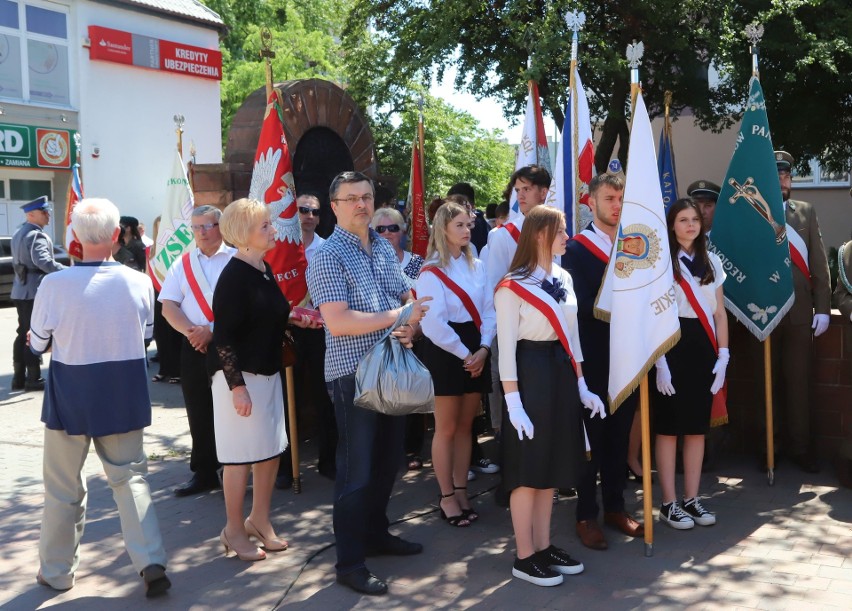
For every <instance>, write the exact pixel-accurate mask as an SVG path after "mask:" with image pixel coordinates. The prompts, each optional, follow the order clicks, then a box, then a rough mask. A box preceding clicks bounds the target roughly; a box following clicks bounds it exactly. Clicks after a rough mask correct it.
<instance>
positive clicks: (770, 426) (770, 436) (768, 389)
mask: <svg viewBox="0 0 852 611" xmlns="http://www.w3.org/2000/svg"><path fill="white" fill-rule="evenodd" d="M745 34H746V37H747V38H748V40H749V43H750V45H749V51H750V52H751V75H752V77H753V78H756V79H760V70H759V68H758V59H759V58H758V51H759V47H760V39H761V38H763V26H762V25H761V24H755V23H750V24H749V25H747V26H746V28H745ZM763 378H764V379H763V389H764V392H763V395H764V398H765V400H766V479H767V482H768V483H769V485H770V486H774V485H775V422H774V418H773V414H772V336H771V335H767V336H766V339H765V340H763Z"/></svg>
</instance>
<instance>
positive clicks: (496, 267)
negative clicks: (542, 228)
mask: <svg viewBox="0 0 852 611" xmlns="http://www.w3.org/2000/svg"><path fill="white" fill-rule="evenodd" d="M511 223H512V225H514V226H515V227H517V228H518V231H521V229H522V228H523V226H524V217H523V216H518V217H517V218H515V219H512V220H511ZM517 250H518V243H517V242H515V238H513V237H512V234H511V233H509V230H508V229H506V226H505V225H503V226H502V227H499V228H498V229H495V230H493V231H490V232H489V233H488V260H487V262H486V268H485V271H486V275H487V276H488V286H490V287H491V288H492V289H493V288H494V287H496V286H497V283H498V282H500V281H501V280H502V279H503V276H505V275H506V272H508V271H509V266H510V265H511V264H512V259H513V258H514V257H515V252H516V251H517Z"/></svg>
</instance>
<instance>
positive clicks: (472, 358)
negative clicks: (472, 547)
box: [417, 202, 496, 526]
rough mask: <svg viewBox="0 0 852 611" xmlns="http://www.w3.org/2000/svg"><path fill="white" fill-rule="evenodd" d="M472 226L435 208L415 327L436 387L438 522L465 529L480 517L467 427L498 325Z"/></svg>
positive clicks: (449, 206) (486, 382)
mask: <svg viewBox="0 0 852 611" xmlns="http://www.w3.org/2000/svg"><path fill="white" fill-rule="evenodd" d="M469 224H470V215H469V214H468V212H467V209H466V208H465V207H464V206H462V205H460V204H457V203H453V202H447V203H445V204H443V205H442V206H441V207H439V208H438V210H437V212H436V213H435V219H434V222H433V225H432V235H431V236H430V237H429V250H428V253H427V256H426V262H425V263H424V265H423V267H422V268H421V270H420V276H419V277H418V278H417V296H418V297H427V296H428V297H431V298H432V302H431V303H430V307H429V313H428V314H427V315H426V316H425V317H424V318H423V320H422V321H421V323H420V328H421V329H422V330H423V336H424V337H423V340H422V341H420V342H419V345H418V348H417V350H418V356H420V358H421V360H422V361H423V364H424V365H426V367H427V368H428V369H429V371H430V372H431V373H432V380H433V383H434V385H435V436H434V437H433V438H432V464H433V465H434V468H435V477H436V479H437V480H438V485H439V486H440V490H441V498H440V501H439V505H440V508H441V517H442V518H444V519H445V520H447V522H448V523H449V524H450V525H451V526H470V524H471V522H473V521H474V520H476V519H477V518H478V517H479V516H478V515H477V513H476V512H475V511H474V510H473V509H471V507H470V501H469V500H468V498H467V470H468V467H469V465H470V452H471V424H472V422H473V419H474V417H475V416H476V413H477V412H478V410H479V405H480V400H481V398H482V393H483V392H485V391H486V389H487V388H489V386H490V384H491V381H490V377H491V375H490V372H491V367H490V365H489V364H488V357H489V355H490V347H489V346H490V345H491V340H492V339H493V338H494V333H495V324H496V323H495V320H494V303H493V297H492V294H491V291H490V290H488V287H487V286H486V285H487V280H486V276H485V267H484V266H483V265H482V262H481V261H479V260H478V259H475V258H474V256H473V252H472V249H471V246H470V227H469ZM458 484H462V485H461V486H459V485H458Z"/></svg>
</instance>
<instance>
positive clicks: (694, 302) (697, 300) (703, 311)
mask: <svg viewBox="0 0 852 611" xmlns="http://www.w3.org/2000/svg"><path fill="white" fill-rule="evenodd" d="M678 263H679V264H680V280H678V284H680V288H681V289H683V294H684V295H686V300H687V301H688V302H689V305H691V306H692V309H693V310H695V315H696V316H698V321H699V322H700V323H701V326H702V327H704V332H705V333H707V337H708V338H709V339H710V343H711V344H712V345H713V351H714V352H715V353H716V354H719V344H718V342H717V341H716V322H715V321H714V320H713V312H712V311H711V310H710V304H709V303H707V297H705V296H704V293H703V292H702V291H701V286H700V285H699V284H698V282H697V281H696V279H695V278H694V277H693V275H692V272H690V271H689V269H687V267H686V265H685V264H684V262H683V261H681V260H680V259H678Z"/></svg>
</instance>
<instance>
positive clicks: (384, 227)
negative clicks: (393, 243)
mask: <svg viewBox="0 0 852 611" xmlns="http://www.w3.org/2000/svg"><path fill="white" fill-rule="evenodd" d="M376 231H378V232H379V233H384V232H385V231H388V232H390V233H396V232H398V231H399V225H379V226H378V227H376Z"/></svg>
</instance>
